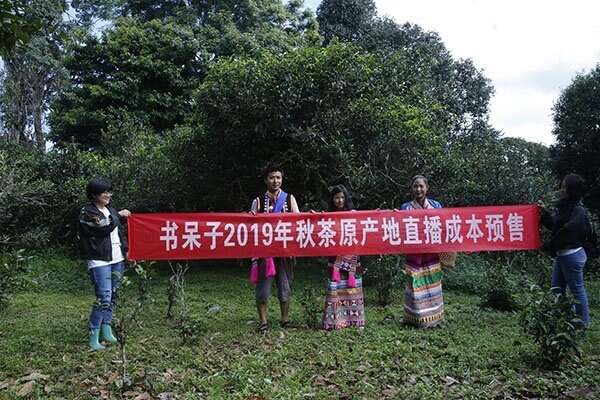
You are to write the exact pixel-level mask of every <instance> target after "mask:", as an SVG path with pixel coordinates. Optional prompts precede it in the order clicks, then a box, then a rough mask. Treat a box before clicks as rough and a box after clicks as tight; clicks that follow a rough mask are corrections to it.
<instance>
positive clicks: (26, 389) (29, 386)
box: [17, 381, 35, 396]
mask: <svg viewBox="0 0 600 400" xmlns="http://www.w3.org/2000/svg"><path fill="white" fill-rule="evenodd" d="M33 385H35V381H29V382H27V383H26V384H24V385H23V386H22V387H21V389H19V391H18V392H17V396H27V395H29V394H30V393H31V392H32V391H33Z"/></svg>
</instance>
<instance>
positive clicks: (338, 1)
mask: <svg viewBox="0 0 600 400" xmlns="http://www.w3.org/2000/svg"><path fill="white" fill-rule="evenodd" d="M376 19H377V8H376V7H375V2H374V1H373V0H323V2H321V4H320V5H319V7H318V8H317V20H318V21H319V31H320V32H321V35H323V38H324V42H325V44H329V43H330V42H331V41H332V40H333V38H334V37H337V38H339V39H341V40H343V41H346V42H353V43H360V42H361V41H362V40H363V39H364V37H365V36H366V35H367V34H368V32H369V31H370V30H371V29H372V25H373V23H374V22H375V21H376Z"/></svg>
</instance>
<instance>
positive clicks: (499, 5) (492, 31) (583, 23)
mask: <svg viewBox="0 0 600 400" xmlns="http://www.w3.org/2000/svg"><path fill="white" fill-rule="evenodd" d="M319 3H320V1H319V0H307V1H305V5H306V6H307V7H310V8H312V9H313V10H316V8H317V6H318V4H319ZM375 4H376V6H377V10H378V13H379V15H380V16H383V15H385V16H388V17H391V18H393V19H394V20H395V21H396V22H398V23H404V22H411V23H415V24H417V25H419V26H421V27H422V28H424V29H425V30H428V31H435V32H437V33H438V34H439V35H440V37H441V39H442V41H443V42H444V44H445V45H446V47H447V48H448V49H449V50H450V52H451V53H452V54H453V56H454V57H456V58H471V59H472V60H473V62H474V64H475V65H476V66H477V67H478V68H479V69H481V70H483V72H484V75H485V76H487V77H488V78H489V79H491V82H492V85H493V86H494V89H495V94H494V97H493V98H492V100H491V102H490V123H491V125H492V126H493V127H494V128H496V129H498V130H500V131H501V132H503V134H504V135H505V136H516V137H521V138H524V139H527V140H529V141H533V142H538V143H543V144H546V145H549V144H552V143H553V142H554V138H553V136H552V133H551V132H552V126H553V125H552V107H553V105H554V103H555V102H556V100H557V99H558V97H559V96H560V93H561V91H562V89H564V88H565V87H567V86H568V85H569V83H570V82H571V80H572V79H573V77H574V76H575V75H576V74H577V73H586V72H589V71H590V70H591V69H592V68H594V67H595V66H596V65H597V64H598V63H600V40H599V38H600V17H599V16H600V1H597V0H571V1H564V0H546V1H542V0H518V1H517V0H504V1H490V0H487V1H486V0H452V1H448V0H418V1H417V0H410V1H406V0H376V1H375Z"/></svg>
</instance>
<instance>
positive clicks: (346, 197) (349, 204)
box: [329, 185, 354, 211]
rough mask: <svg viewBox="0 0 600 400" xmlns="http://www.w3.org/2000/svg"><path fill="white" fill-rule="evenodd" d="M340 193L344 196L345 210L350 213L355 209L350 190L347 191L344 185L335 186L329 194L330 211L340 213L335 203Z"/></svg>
mask: <svg viewBox="0 0 600 400" xmlns="http://www.w3.org/2000/svg"><path fill="white" fill-rule="evenodd" d="M338 193H343V194H344V210H346V211H348V210H352V209H354V203H353V202H352V195H350V192H349V191H348V189H346V187H345V186H344V185H335V186H334V187H332V188H331V190H330V192H329V211H338V208H337V207H336V206H335V204H334V203H333V198H334V196H335V195H336V194H338Z"/></svg>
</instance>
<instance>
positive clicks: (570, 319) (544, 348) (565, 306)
mask: <svg viewBox="0 0 600 400" xmlns="http://www.w3.org/2000/svg"><path fill="white" fill-rule="evenodd" d="M581 323H582V321H581V320H580V319H579V317H578V316H577V315H576V314H575V311H574V302H573V300H572V299H571V298H570V297H568V296H565V295H562V294H555V293H554V292H552V290H549V291H544V290H542V289H540V288H539V286H536V285H532V286H531V291H530V295H529V299H528V302H527V305H526V307H525V308H524V310H523V311H522V313H521V317H520V324H521V327H522V328H523V331H524V332H525V333H526V334H527V335H529V336H531V337H532V339H533V341H534V342H535V343H536V344H537V345H538V346H539V347H538V353H537V355H536V356H537V360H538V362H539V363H540V365H541V366H542V367H543V368H547V369H558V368H559V367H560V365H561V363H562V362H564V361H565V360H566V359H568V358H569V357H573V358H574V359H575V360H578V359H579V357H580V351H579V341H580V339H581V337H582V334H581V332H580V331H579V330H578V329H577V326H579V325H580V324H581Z"/></svg>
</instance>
